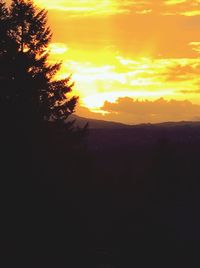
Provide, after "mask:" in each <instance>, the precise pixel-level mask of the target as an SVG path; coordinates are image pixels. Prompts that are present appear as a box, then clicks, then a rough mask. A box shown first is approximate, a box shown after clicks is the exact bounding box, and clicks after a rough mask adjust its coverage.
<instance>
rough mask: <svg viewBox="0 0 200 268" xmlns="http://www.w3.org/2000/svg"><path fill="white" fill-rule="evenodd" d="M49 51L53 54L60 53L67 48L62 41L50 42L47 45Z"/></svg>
mask: <svg viewBox="0 0 200 268" xmlns="http://www.w3.org/2000/svg"><path fill="white" fill-rule="evenodd" d="M49 49H50V53H51V54H53V55H61V54H64V53H65V52H67V51H68V50H69V48H68V47H67V46H66V44H64V43H51V44H50V45H49Z"/></svg>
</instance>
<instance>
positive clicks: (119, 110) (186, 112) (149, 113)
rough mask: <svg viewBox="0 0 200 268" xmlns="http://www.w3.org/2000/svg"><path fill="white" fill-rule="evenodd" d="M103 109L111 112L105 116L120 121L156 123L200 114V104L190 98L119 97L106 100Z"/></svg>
mask: <svg viewBox="0 0 200 268" xmlns="http://www.w3.org/2000/svg"><path fill="white" fill-rule="evenodd" d="M102 110H104V111H105V112H107V113H109V115H105V118H106V117H107V118H109V119H112V120H115V121H119V122H126V123H129V124H133V123H142V122H143V123H147V122H150V123H156V122H164V121H181V120H193V119H194V118H197V117H199V115H200V105H195V104H192V103H191V102H190V101H188V100H184V101H178V100H173V99H172V100H165V99H163V98H160V99H157V100H155V101H148V100H145V101H138V100H134V99H132V98H128V97H125V98H119V99H118V100H117V101H116V102H115V103H111V102H108V101H106V102H105V103H104V105H103V107H102Z"/></svg>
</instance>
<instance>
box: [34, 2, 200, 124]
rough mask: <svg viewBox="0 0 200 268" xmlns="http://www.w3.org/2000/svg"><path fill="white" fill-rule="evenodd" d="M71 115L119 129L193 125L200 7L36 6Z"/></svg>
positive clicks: (199, 114)
mask: <svg viewBox="0 0 200 268" xmlns="http://www.w3.org/2000/svg"><path fill="white" fill-rule="evenodd" d="M35 3H36V4H37V5H38V6H40V7H45V8H47V9H48V11H49V13H48V19H49V25H50V27H51V29H52V32H53V40H52V44H51V45H50V48H51V60H52V61H55V60H62V62H63V68H62V70H61V72H60V74H59V76H60V77H65V76H66V75H68V74H72V78H73V80H74V81H75V88H74V93H75V94H77V95H79V96H80V101H79V107H77V113H78V114H79V115H82V116H85V117H92V118H99V119H104V120H112V121H120V122H125V123H130V124H134V123H142V122H160V121H172V120H174V121H179V120H200V0H194V1H191V0H166V1H164V0H152V1H149V0H36V1H35Z"/></svg>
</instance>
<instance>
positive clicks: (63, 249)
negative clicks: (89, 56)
mask: <svg viewBox="0 0 200 268" xmlns="http://www.w3.org/2000/svg"><path fill="white" fill-rule="evenodd" d="M56 135H57V134H55V133H54V136H48V135H46V133H43V139H42V138H41V136H42V135H41V133H40V135H39V138H38V139H36V140H34V142H35V143H34V146H33V157H32V172H31V174H30V173H29V174H27V180H28V179H29V178H30V176H31V178H32V182H33V184H32V189H33V191H31V194H29V193H30V192H29V191H28V190H27V188H26V187H23V188H22V189H21V191H20V193H21V192H22V193H23V192H24V191H25V193H26V199H24V198H23V199H22V200H21V203H20V204H21V205H20V206H22V207H23V210H20V208H19V207H17V208H16V206H18V205H16V204H15V200H11V201H10V203H11V204H8V207H9V209H10V210H11V212H12V211H14V212H13V213H14V216H12V217H11V216H8V219H9V220H7V224H6V228H7V229H6V230H7V235H5V237H4V241H5V243H4V245H5V246H4V250H5V248H8V249H9V252H10V255H13V254H16V256H17V257H18V258H19V256H21V255H22V256H25V257H28V263H29V264H30V263H34V267H124V268H126V267H146V264H147V265H148V266H154V267H181V266H182V265H183V264H186V265H189V266H187V267H193V265H192V262H193V261H194V260H195V261H196V259H195V255H196V252H197V250H198V247H199V244H200V216H199V205H200V166H199V165H200V164H199V163H200V161H199V159H200V123H198V122H196V123H186V122H182V123H176V124H175V123H166V124H158V125H148V124H147V125H140V126H132V127H127V126H126V127H123V126H121V125H120V126H119V127H114V128H113V127H111V128H108V127H107V128H103V127H102V128H101V127H98V128H94V127H93V128H91V129H90V130H89V132H88V134H87V136H86V138H85V139H84V141H83V142H82V143H81V144H79V145H77V146H75V147H72V146H71V145H70V143H67V142H66V141H65V139H63V140H62V139H61V138H60V139H59V140H57V139H56V137H57V136H56ZM23 186H24V185H23ZM18 187H19V186H18ZM27 187H28V186H27ZM24 188H25V190H24ZM10 189H11V187H10ZM12 189H13V188H12ZM12 191H13V192H12V193H14V192H16V191H15V190H12ZM16 195H18V194H16V193H15V195H14V196H15V198H16ZM12 196H13V195H12ZM22 196H23V195H22ZM13 199H14V198H13ZM27 200H29V201H31V202H30V203H28V202H27ZM24 204H27V206H25V205H24ZM20 211H21V212H20ZM8 214H9V213H8ZM9 215H10V214H9ZM9 217H10V218H9ZM22 219H23V220H22ZM5 233H6V232H5ZM189 252H190V253H192V256H191V255H190V254H189ZM196 256H198V255H196ZM29 266H30V265H27V267H29Z"/></svg>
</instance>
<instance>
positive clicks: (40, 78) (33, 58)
mask: <svg viewBox="0 0 200 268" xmlns="http://www.w3.org/2000/svg"><path fill="white" fill-rule="evenodd" d="M0 24H1V44H0V62H1V63H0V64H1V69H0V77H1V80H0V83H1V85H0V86H1V88H2V90H1V91H2V92H3V93H2V92H1V101H2V102H6V105H7V107H8V111H7V112H9V111H12V113H13V114H14V115H15V118H21V119H23V123H24V121H26V120H31V122H32V123H33V122H41V121H44V120H46V121H50V120H51V121H56V120H65V119H67V118H68V116H69V115H70V114H72V113H73V112H74V109H75V106H76V103H77V99H78V98H77V97H75V96H74V97H72V98H70V99H69V98H68V97H67V96H66V94H67V93H69V92H71V91H72V88H73V83H72V82H71V81H70V77H67V78H66V79H62V80H56V79H55V75H56V74H57V72H58V71H59V70H60V68H61V63H56V64H50V63H49V62H48V56H49V53H48V45H49V43H50V41H51V37H52V33H51V30H50V28H49V27H48V26H47V11H46V10H44V9H42V10H39V9H37V8H36V7H35V5H34V3H33V2H32V1H24V0H13V1H12V3H11V6H10V9H6V6H5V3H4V2H1V5H0ZM3 81H4V82H3Z"/></svg>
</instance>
